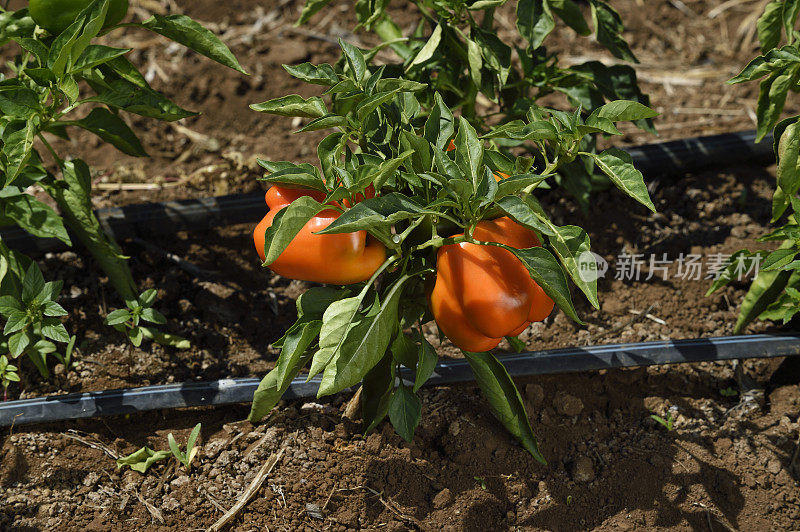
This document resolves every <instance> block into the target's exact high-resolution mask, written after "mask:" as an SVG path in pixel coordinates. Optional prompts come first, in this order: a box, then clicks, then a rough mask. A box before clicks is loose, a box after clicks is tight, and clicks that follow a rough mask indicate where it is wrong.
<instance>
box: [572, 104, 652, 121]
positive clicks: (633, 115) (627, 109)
mask: <svg viewBox="0 0 800 532" xmlns="http://www.w3.org/2000/svg"><path fill="white" fill-rule="evenodd" d="M657 116H658V112H656V111H654V110H653V109H650V108H649V107H647V106H646V105H644V104H641V103H639V102H635V101H633V100H614V101H613V102H608V103H607V104H605V105H603V106H602V107H598V108H597V109H595V110H594V111H593V112H592V114H591V115H589V118H587V119H586V124H587V125H592V123H593V118H592V117H595V118H607V119H608V120H610V121H611V122H622V121H635V120H642V119H645V118H655V117H657Z"/></svg>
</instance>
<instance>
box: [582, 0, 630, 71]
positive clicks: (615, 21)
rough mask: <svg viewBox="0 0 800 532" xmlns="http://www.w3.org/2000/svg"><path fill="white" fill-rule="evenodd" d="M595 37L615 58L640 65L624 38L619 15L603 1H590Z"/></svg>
mask: <svg viewBox="0 0 800 532" xmlns="http://www.w3.org/2000/svg"><path fill="white" fill-rule="evenodd" d="M589 3H590V4H591V6H592V18H593V19H594V27H595V35H596V36H597V40H598V42H600V44H602V45H603V46H605V47H606V48H608V51H609V52H611V54H612V55H613V56H614V57H618V58H620V59H623V60H625V61H631V62H634V63H638V62H639V61H638V60H637V59H636V56H635V55H633V52H632V51H631V49H630V47H629V46H628V43H626V42H625V39H623V38H622V32H623V31H624V29H625V27H624V26H623V24H622V18H621V17H620V16H619V13H617V11H616V10H615V9H614V8H613V7H611V6H610V5H608V4H607V3H606V2H604V1H603V0H590V2H589Z"/></svg>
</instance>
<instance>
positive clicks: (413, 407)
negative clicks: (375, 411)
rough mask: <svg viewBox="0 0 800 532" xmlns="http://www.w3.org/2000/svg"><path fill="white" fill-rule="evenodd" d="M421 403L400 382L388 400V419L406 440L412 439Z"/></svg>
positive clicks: (420, 411)
mask: <svg viewBox="0 0 800 532" xmlns="http://www.w3.org/2000/svg"><path fill="white" fill-rule="evenodd" d="M421 414H422V403H421V402H420V400H419V397H417V394H415V393H414V392H413V391H411V390H410V389H409V388H407V387H405V386H403V384H402V383H401V384H400V386H398V387H397V388H396V389H395V391H394V393H393V394H392V399H391V400H390V401H389V420H390V421H391V422H392V426H393V427H394V430H396V431H397V433H398V434H399V435H400V436H401V437H402V438H403V439H404V440H406V441H408V442H410V441H411V440H413V439H414V431H415V430H416V428H417V425H419V420H420V415H421Z"/></svg>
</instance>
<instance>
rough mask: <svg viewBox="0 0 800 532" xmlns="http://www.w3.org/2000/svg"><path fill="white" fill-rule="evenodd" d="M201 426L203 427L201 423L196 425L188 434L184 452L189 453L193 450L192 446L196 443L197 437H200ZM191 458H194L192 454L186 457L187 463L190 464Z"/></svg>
mask: <svg viewBox="0 0 800 532" xmlns="http://www.w3.org/2000/svg"><path fill="white" fill-rule="evenodd" d="M202 426H203V424H202V423H198V424H197V425H195V426H194V428H193V429H192V432H190V433H189V439H188V440H186V451H187V452H188V453H191V452H192V451H193V450H194V444H195V443H196V442H197V437H198V436H200V428H201V427H202ZM193 457H194V456H193V455H192V454H190V455H189V456H188V458H189V463H191V460H192V458H193Z"/></svg>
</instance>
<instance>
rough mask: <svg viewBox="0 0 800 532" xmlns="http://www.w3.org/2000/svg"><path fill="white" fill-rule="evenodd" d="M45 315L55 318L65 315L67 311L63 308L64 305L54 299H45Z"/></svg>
mask: <svg viewBox="0 0 800 532" xmlns="http://www.w3.org/2000/svg"><path fill="white" fill-rule="evenodd" d="M42 312H43V313H44V315H45V316H51V317H54V318H57V317H59V316H67V315H68V314H69V313H68V312H67V311H66V310H64V307H62V306H61V305H59V304H58V303H56V302H55V301H46V302H45V303H44V305H43V310H42Z"/></svg>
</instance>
